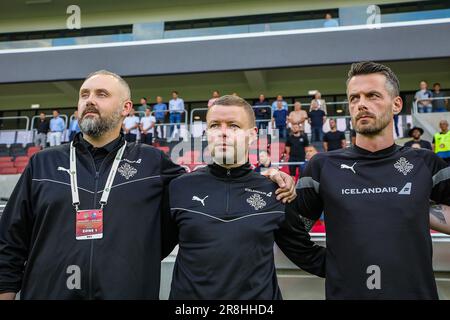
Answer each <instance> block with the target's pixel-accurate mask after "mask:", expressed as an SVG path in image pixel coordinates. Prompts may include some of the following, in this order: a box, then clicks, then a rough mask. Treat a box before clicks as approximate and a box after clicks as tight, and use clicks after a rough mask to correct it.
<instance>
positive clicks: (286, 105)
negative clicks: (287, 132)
mask: <svg viewBox="0 0 450 320" xmlns="http://www.w3.org/2000/svg"><path fill="white" fill-rule="evenodd" d="M278 102H281V103H282V106H283V109H284V110H286V111H287V110H288V104H287V102H286V101H284V100H283V96H281V95H278V96H277V99H276V100H275V101H274V102H273V103H272V111H275V110H277V105H278Z"/></svg>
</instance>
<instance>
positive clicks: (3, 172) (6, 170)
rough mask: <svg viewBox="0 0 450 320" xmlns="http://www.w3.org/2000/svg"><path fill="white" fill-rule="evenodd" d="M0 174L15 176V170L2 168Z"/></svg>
mask: <svg viewBox="0 0 450 320" xmlns="http://www.w3.org/2000/svg"><path fill="white" fill-rule="evenodd" d="M0 174H17V168H13V167H11V168H2V167H0Z"/></svg>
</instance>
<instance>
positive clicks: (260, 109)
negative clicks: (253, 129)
mask: <svg viewBox="0 0 450 320" xmlns="http://www.w3.org/2000/svg"><path fill="white" fill-rule="evenodd" d="M253 106H254V107H253V110H254V111H255V116H256V121H257V125H258V129H266V128H267V125H268V123H269V121H270V118H271V117H272V116H271V114H272V109H271V107H270V103H269V101H268V100H267V99H266V97H265V96H264V95H263V94H260V95H259V98H258V101H256V102H255V103H254V104H253Z"/></svg>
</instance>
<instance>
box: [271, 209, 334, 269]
mask: <svg viewBox="0 0 450 320" xmlns="http://www.w3.org/2000/svg"><path fill="white" fill-rule="evenodd" d="M275 242H276V243H277V245H278V247H279V248H280V249H281V251H283V253H284V254H285V255H286V256H287V257H288V258H289V260H291V261H292V262H293V263H295V264H296V265H297V266H298V267H299V268H301V269H303V270H305V271H307V272H309V273H312V274H314V275H316V276H319V277H322V278H323V277H325V257H326V249H325V248H324V247H322V246H319V245H317V244H315V243H314V242H313V241H311V237H310V235H309V233H308V231H307V230H306V228H305V224H304V223H303V221H302V219H301V217H300V215H299V211H298V205H297V203H296V202H293V203H291V204H288V205H286V217H285V220H284V221H283V222H282V223H281V225H280V228H279V229H278V230H277V231H276V232H275Z"/></svg>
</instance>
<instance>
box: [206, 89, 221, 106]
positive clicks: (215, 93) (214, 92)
mask: <svg viewBox="0 0 450 320" xmlns="http://www.w3.org/2000/svg"><path fill="white" fill-rule="evenodd" d="M219 97H220V94H219V91H217V90H215V91H213V94H212V98H211V99H209V101H208V108H211V107H212V105H213V104H214V102H216V100H217V99H219Z"/></svg>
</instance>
